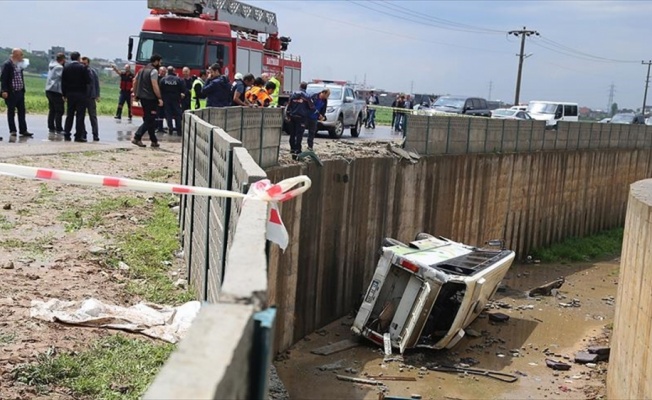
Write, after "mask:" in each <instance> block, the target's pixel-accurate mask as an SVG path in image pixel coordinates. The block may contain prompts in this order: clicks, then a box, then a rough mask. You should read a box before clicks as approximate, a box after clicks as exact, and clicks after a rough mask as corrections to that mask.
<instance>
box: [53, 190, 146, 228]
mask: <svg viewBox="0 0 652 400" xmlns="http://www.w3.org/2000/svg"><path fill="white" fill-rule="evenodd" d="M144 204H145V201H144V200H143V199H140V198H137V197H129V196H120V197H115V198H108V199H103V200H100V201H98V202H97V203H95V204H93V205H91V206H89V207H87V208H84V209H67V210H66V211H64V212H62V213H61V214H60V215H59V220H60V221H63V222H64V223H65V225H66V232H72V231H77V230H79V229H81V228H83V227H86V228H95V227H98V226H100V225H102V223H103V221H104V216H105V215H106V214H109V213H112V212H116V211H120V210H125V209H128V208H133V207H140V206H143V205H144Z"/></svg>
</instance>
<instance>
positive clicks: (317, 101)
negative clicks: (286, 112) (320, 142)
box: [308, 88, 331, 151]
mask: <svg viewBox="0 0 652 400" xmlns="http://www.w3.org/2000/svg"><path fill="white" fill-rule="evenodd" d="M330 95H331V91H330V89H328V88H326V89H323V90H322V91H321V92H319V93H315V94H313V95H312V96H310V99H311V100H312V103H313V104H314V105H315V109H314V110H313V111H312V112H311V113H310V116H309V117H308V150H310V151H312V149H313V145H314V142H315V135H316V134H317V128H318V127H319V121H325V120H326V108H327V107H328V96H330Z"/></svg>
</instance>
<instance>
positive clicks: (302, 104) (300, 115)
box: [285, 82, 331, 160]
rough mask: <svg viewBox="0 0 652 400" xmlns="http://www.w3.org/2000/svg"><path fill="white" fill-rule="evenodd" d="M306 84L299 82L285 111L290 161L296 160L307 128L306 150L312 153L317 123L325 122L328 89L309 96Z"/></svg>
mask: <svg viewBox="0 0 652 400" xmlns="http://www.w3.org/2000/svg"><path fill="white" fill-rule="evenodd" d="M307 89H308V84H307V83H306V82H301V85H300V87H299V90H298V91H296V92H294V93H292V94H291V95H290V98H289V99H288V104H287V107H286V109H285V119H286V122H287V124H288V128H289V129H288V130H289V133H290V152H291V153H292V159H293V160H297V159H298V158H299V154H300V153H301V152H302V148H301V142H302V141H303V134H304V132H305V130H306V128H308V150H309V151H313V147H314V140H315V134H316V133H317V127H318V124H319V121H325V120H326V108H328V97H329V96H330V94H331V92H330V89H328V88H324V89H323V90H322V91H320V92H317V93H313V94H312V95H309V94H308V93H307Z"/></svg>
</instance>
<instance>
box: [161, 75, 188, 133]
mask: <svg viewBox="0 0 652 400" xmlns="http://www.w3.org/2000/svg"><path fill="white" fill-rule="evenodd" d="M185 92H186V84H185V82H184V81H183V79H181V78H179V77H178V76H177V74H176V72H175V71H174V67H168V69H167V74H166V75H165V77H164V78H163V79H161V96H162V97H163V107H164V109H165V111H164V114H165V120H166V121H167V124H168V131H169V132H170V134H172V132H173V131H174V130H176V131H177V135H181V102H182V101H183V99H184V97H185ZM173 120H174V127H173V126H172V121H173Z"/></svg>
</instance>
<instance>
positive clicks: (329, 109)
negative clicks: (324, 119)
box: [326, 107, 335, 114]
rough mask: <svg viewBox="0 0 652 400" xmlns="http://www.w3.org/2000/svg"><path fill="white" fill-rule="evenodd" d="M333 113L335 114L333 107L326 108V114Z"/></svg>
mask: <svg viewBox="0 0 652 400" xmlns="http://www.w3.org/2000/svg"><path fill="white" fill-rule="evenodd" d="M334 112H335V107H326V113H327V114H330V113H334Z"/></svg>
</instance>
